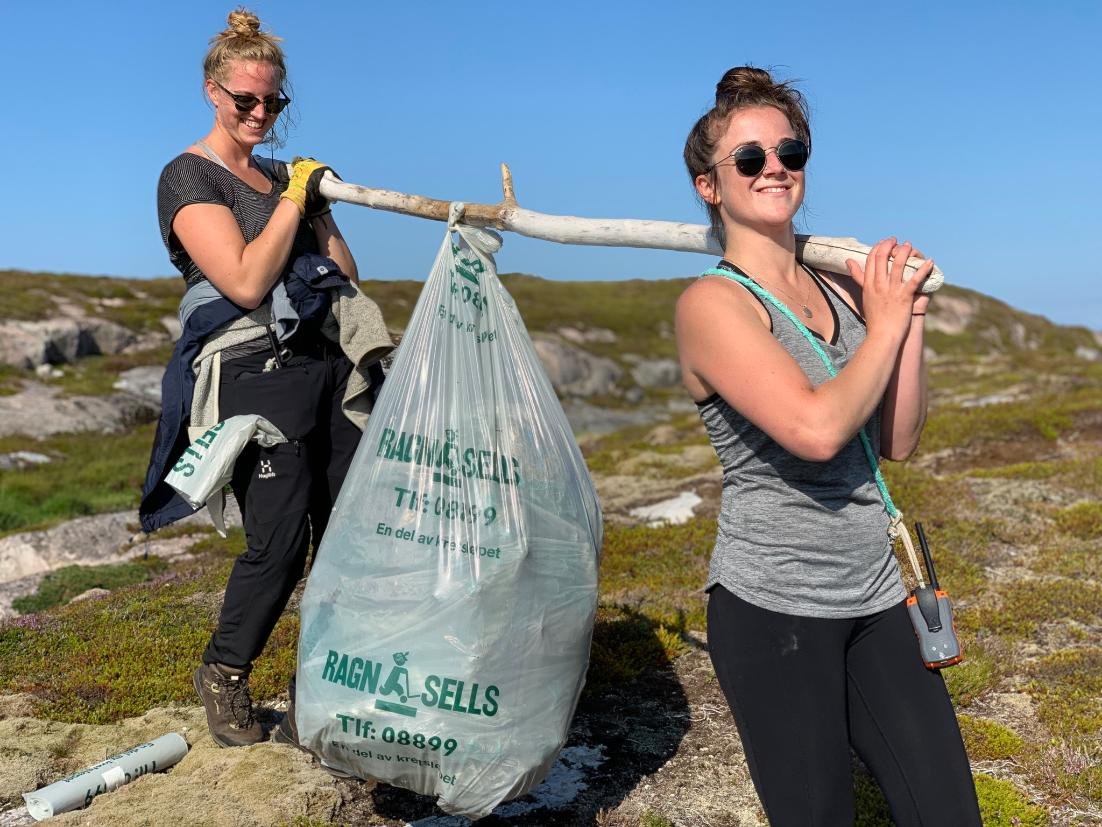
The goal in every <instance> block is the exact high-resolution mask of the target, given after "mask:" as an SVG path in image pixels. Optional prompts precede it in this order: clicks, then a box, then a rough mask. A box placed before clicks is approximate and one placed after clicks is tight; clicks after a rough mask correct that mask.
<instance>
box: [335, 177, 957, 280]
mask: <svg viewBox="0 0 1102 827" xmlns="http://www.w3.org/2000/svg"><path fill="white" fill-rule="evenodd" d="M501 183H502V189H503V191H504V193H505V197H504V198H503V199H502V200H501V201H500V202H499V203H497V204H466V206H465V209H464V211H463V223H464V224H468V225H470V226H474V227H492V228H494V229H496V230H508V231H510V232H514V233H519V234H520V235H525V236H528V237H529V238H540V239H543V240H544V241H555V242H558V243H559V244H587V245H595V246H604V247H644V248H651V249H659V250H677V251H681V252H686V253H711V254H713V255H717V256H719V255H722V254H723V250H722V248H721V247H720V246H719V244H718V242H716V240H715V239H714V238H712V237H711V235H710V233H709V232H708V227H706V226H704V225H703V224H683V223H678V222H675V221H650V220H646V219H636V218H579V217H577V216H573V215H548V214H546V213H540V212H535V211H534V210H526V209H524V208H523V207H520V206H518V205H517V200H516V196H515V195H514V193H513V176H512V173H510V171H509V167H508V166H507V165H505V164H502V165H501ZM321 192H322V195H324V196H325V197H326V198H330V199H332V200H334V201H343V202H345V203H348V204H359V205H361V206H364V207H371V208H372V209H375V210H386V211H388V212H396V213H402V214H403V215H412V216H416V217H417V218H429V219H432V220H434V221H447V220H448V209H449V207H450V206H451V202H450V201H444V200H441V199H439V198H427V197H425V196H423V195H408V194H406V193H404V192H395V191H394V190H384V189H376V188H374V187H364V186H361V185H359V184H350V183H348V182H346V181H341V180H339V179H337V178H335V177H333V176H332V175H330V174H329V173H326V175H325V178H324V180H323V181H322V184H321ZM870 249H871V248H870V247H869V246H868V245H866V244H862V243H861V242H860V241H858V240H857V239H855V238H834V237H831V236H820V235H797V236H796V256H797V258H799V260H800V261H802V262H803V263H804V264H806V265H808V266H809V267H814V268H816V269H820V270H827V271H829V272H832V273H845V272H847V271H846V259H847V258H852V259H855V260H856V261H858V262H859V263H860V264H861V265H864V263H865V258H866V257H867V256H868V253H869V250H870ZM919 264H920V260H919V259H914V258H912V259H910V260H909V261H908V262H907V273H908V275H911V274H913V273H914V270H915V268H916V267H918V266H919ZM944 278H945V277H944V275H943V274H942V272H941V270H939V269H938V268H937V267H935V268H934V272H933V273H932V274H931V275H930V277H929V278H928V279H927V280H926V283H925V284H924V285H923V288H922V289H923V291H924V292H926V293H932V292H934V291H935V290H937V289H938V288H939V287H941V285H942V283H943V281H944Z"/></svg>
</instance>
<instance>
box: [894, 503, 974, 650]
mask: <svg viewBox="0 0 1102 827" xmlns="http://www.w3.org/2000/svg"><path fill="white" fill-rule="evenodd" d="M915 532H916V533H917V534H918V543H919V545H920V546H921V547H922V559H923V560H925V561H926V571H927V572H928V573H929V575H930V584H929V585H926V583H925V582H924V581H923V579H922V572H920V571H917V570H916V572H915V574H916V575H917V576H918V587H917V588H916V589H915V590H914V591H913V592H912V593H911V595H910V597H908V598H907V611H908V613H909V614H910V615H911V623H912V624H913V625H914V628H915V634H917V635H918V647H919V649H920V650H921V652H922V662H923V663H925V664H926V668H927V669H941V668H943V667H945V666H952V665H953V664H954V663H960V662H961V661H962V660H964V655H963V654H962V653H961V649H960V641H959V640H958V639H957V631H956V629H955V628H953V607H952V606H951V605H950V603H949V595H948V594H946V593H945V592H943V591H942V590H941V589H940V588H938V583H937V574H936V573H935V572H934V559H933V557H931V556H930V547H929V545H927V543H926V533H925V532H924V531H923V530H922V523H915Z"/></svg>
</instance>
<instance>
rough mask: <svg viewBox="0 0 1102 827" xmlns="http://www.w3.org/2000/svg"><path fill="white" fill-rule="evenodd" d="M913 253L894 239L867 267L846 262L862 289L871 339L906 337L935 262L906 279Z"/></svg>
mask: <svg viewBox="0 0 1102 827" xmlns="http://www.w3.org/2000/svg"><path fill="white" fill-rule="evenodd" d="M913 249H914V248H913V247H912V246H911V243H910V242H904V243H903V244H897V243H896V240H895V239H894V238H885V239H884V240H882V241H880V242H878V243H877V244H876V245H875V246H874V247H873V248H872V250H871V251H870V252H869V255H868V260H867V261H866V262H865V266H864V267H862V266H861V265H860V264H858V263H857V262H856V261H854V260H853V259H847V260H846V267H847V268H848V269H849V273H850V276H852V277H853V280H854V281H855V282H857V284H859V285H860V286H861V311H862V313H863V315H864V317H865V322H866V324H867V328H868V335H869V336H874V335H881V334H882V333H883V334H887V335H890V336H893V337H900V338H901V337H902V336H903V335H905V334H906V332H907V328H908V327H909V326H910V323H911V312H912V308H913V306H914V302H915V297H916V295H917V294H918V293H919V291H920V290H921V288H922V283H923V282H924V281H925V280H926V278H927V277H928V276H929V275H930V273H931V272H933V269H934V262H933V259H926V260H925V261H923V262H922V264H921V265H920V266H919V267H918V268H917V270H916V271H915V274H914V276H912V277H911V278H910V279H906V274H905V268H906V264H907V259H908V258H909V257H910V255H911V252H912V250H913Z"/></svg>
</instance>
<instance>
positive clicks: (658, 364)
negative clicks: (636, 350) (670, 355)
mask: <svg viewBox="0 0 1102 827" xmlns="http://www.w3.org/2000/svg"><path fill="white" fill-rule="evenodd" d="M631 376H632V378H633V379H634V380H635V384H637V385H639V386H640V387H643V388H672V387H674V386H676V385H677V384H678V383H679V382H680V381H681V366H680V365H678V364H677V362H675V361H674V360H673V359H644V360H641V361H639V362H637V363H636V365H635V367H633V368H632V369H631Z"/></svg>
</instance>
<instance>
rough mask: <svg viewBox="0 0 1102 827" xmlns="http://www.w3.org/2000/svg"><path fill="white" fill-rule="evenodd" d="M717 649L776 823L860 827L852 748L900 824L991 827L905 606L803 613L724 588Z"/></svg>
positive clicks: (944, 695) (711, 612)
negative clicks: (844, 615)
mask: <svg viewBox="0 0 1102 827" xmlns="http://www.w3.org/2000/svg"><path fill="white" fill-rule="evenodd" d="M708 648H709V651H710V653H711V657H712V663H713V665H714V666H715V670H716V677H718V678H719V684H720V687H721V688H722V689H723V693H724V695H726V697H727V703H728V704H729V705H730V707H731V712H732V713H733V715H734V718H735V723H736V725H737V726H738V730H739V734H740V735H741V737H742V745H743V749H744V750H745V753H746V761H747V763H748V764H749V767H750V775H751V777H752V778H753V780H754V787H755V788H756V789H757V792H758V796H759V798H760V799H761V802H762V806H763V807H764V808H765V812H766V815H767V816H768V818H769V823H770V824H771V825H772V826H773V827H791V826H792V825H800V827H811V825H816V826H817V825H822V826H823V827H842V826H843V825H851V824H853V821H854V792H853V773H852V766H851V762H850V747H851V746H852V747H853V749H854V750H855V751H856V752H857V754H858V755H859V756H860V757H861V760H862V761H864V762H865V765H866V766H867V767H868V768H869V770H870V771H871V772H872V774H873V775H874V776H875V778H876V780H877V782H878V783H879V785H880V789H881V790H883V792H884V796H885V797H886V798H887V800H888V805H889V806H890V807H891V811H892V818H893V819H894V821H895V823H896V825H898V827H918V825H926V827H946V825H953V827H971V826H972V825H975V827H980V815H979V806H978V804H977V802H976V791H975V787H974V785H973V783H972V774H971V771H970V769H969V766H968V756H967V755H965V752H964V744H963V742H962V740H961V736H960V729H959V728H958V726H957V721H956V716H955V715H954V713H953V706H952V703H951V702H950V700H949V693H948V692H947V691H946V689H945V682H944V680H943V679H942V677H941V675H940V674H939V673H938V672H932V671H930V670H928V669H926V667H925V666H923V665H922V661H921V658H920V656H919V651H918V644H917V642H916V640H915V633H914V629H913V628H912V626H911V622H910V620H909V618H908V615H907V611H906V608H905V606H904V604H903V603H900V604H898V605H896V606H893V607H892V608H890V609H887V610H885V611H882V612H878V613H877V614H874V615H870V616H868V617H861V618H851V619H827V618H815V617H797V616H793V615H786V614H780V613H778V612H772V611H769V610H768V609H763V608H760V607H758V606H754V605H752V604H750V603H747V602H746V601H744V600H741V599H740V598H738V597H736V596H735V595H733V594H731V592H729V591H728V590H727V589H725V588H723V587H722V586H716V587H714V588H713V589H712V590H711V594H710V598H709V601H708Z"/></svg>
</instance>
